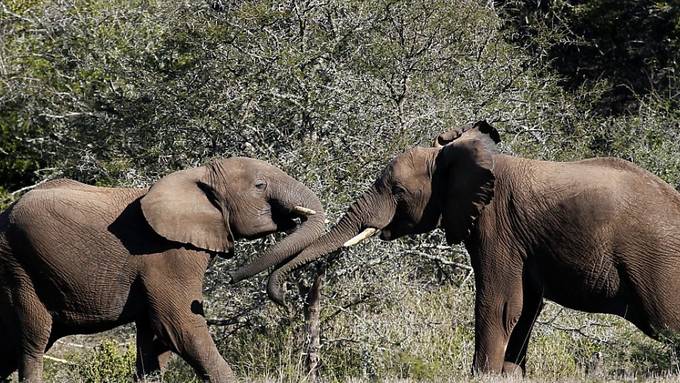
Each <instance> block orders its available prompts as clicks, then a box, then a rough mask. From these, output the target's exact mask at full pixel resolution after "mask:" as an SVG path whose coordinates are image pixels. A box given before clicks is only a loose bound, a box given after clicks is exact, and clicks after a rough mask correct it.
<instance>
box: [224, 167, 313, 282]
mask: <svg viewBox="0 0 680 383" xmlns="http://www.w3.org/2000/svg"><path fill="white" fill-rule="evenodd" d="M289 178H290V180H288V181H289V182H282V183H281V184H280V185H276V186H274V188H275V190H273V191H272V194H271V200H272V201H273V203H274V204H276V205H277V207H278V208H280V209H282V210H284V211H285V212H286V213H287V214H288V216H294V215H303V216H305V218H303V219H305V220H304V222H303V223H302V224H301V225H300V227H298V229H297V230H295V231H294V232H293V233H291V234H289V235H288V236H287V237H286V238H284V239H283V240H281V241H280V242H279V243H277V244H276V245H274V246H272V247H270V248H268V249H267V250H265V252H264V253H263V254H262V255H260V256H259V257H258V258H256V259H254V260H252V261H251V262H249V263H248V264H246V265H244V266H241V267H240V268H239V269H237V270H235V271H231V272H229V273H228V275H229V276H230V277H231V283H236V282H239V281H241V280H244V279H247V278H250V277H252V276H253V275H255V274H257V273H259V272H261V271H264V270H266V269H268V268H270V267H272V266H275V265H278V264H280V263H282V262H284V261H286V260H287V259H288V258H290V257H292V256H293V255H295V254H297V253H299V252H300V251H301V250H302V249H304V248H305V247H306V246H307V245H309V244H310V243H312V242H313V241H314V240H315V239H317V238H318V237H319V236H320V235H321V234H322V233H323V231H324V229H325V221H326V216H325V214H324V211H323V207H322V206H321V201H319V198H318V197H317V196H316V194H314V193H313V192H312V191H311V190H310V189H309V188H307V187H306V186H304V185H303V184H302V183H300V182H297V181H295V180H294V179H293V178H291V177H289ZM291 185H295V186H293V187H291ZM300 211H303V212H307V214H301V213H300Z"/></svg>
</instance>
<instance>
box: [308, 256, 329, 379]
mask: <svg viewBox="0 0 680 383" xmlns="http://www.w3.org/2000/svg"><path fill="white" fill-rule="evenodd" d="M324 270H325V268H319V269H318V270H317V273H316V276H315V277H314V283H313V284H312V287H311V288H310V289H309V291H308V292H307V298H306V299H305V333H306V337H307V358H306V359H305V367H306V369H307V382H309V383H316V382H317V381H318V378H319V366H320V362H321V356H320V349H321V321H320V319H319V315H320V313H321V287H322V286H323V275H324Z"/></svg>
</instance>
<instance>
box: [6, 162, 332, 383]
mask: <svg viewBox="0 0 680 383" xmlns="http://www.w3.org/2000/svg"><path fill="white" fill-rule="evenodd" d="M295 206H302V207H306V208H309V209H312V210H314V211H316V214H314V215H310V216H309V217H302V216H301V215H300V214H298V213H296V212H294V211H293V208H294V207H295ZM296 217H299V218H302V219H303V220H304V222H303V223H302V225H300V227H299V228H298V229H297V230H296V231H294V232H293V233H292V234H290V235H289V236H287V237H286V238H285V239H283V240H282V241H281V242H279V243H278V244H277V245H275V246H272V247H271V248H269V249H267V251H265V253H264V254H263V255H262V257H261V259H263V260H264V261H266V262H267V263H274V264H276V263H279V262H281V261H283V260H285V259H287V258H288V257H290V256H292V255H293V254H296V253H297V252H299V251H300V250H301V249H302V248H303V247H304V246H305V245H307V244H309V243H310V242H311V241H312V240H313V239H315V238H317V237H318V236H319V235H320V234H321V233H322V232H323V228H324V214H323V210H322V207H321V203H320V202H319V200H318V198H317V197H316V196H315V195H314V194H313V193H312V192H311V191H310V190H309V189H307V188H306V187H305V186H304V185H302V184H301V183H299V182H297V181H296V180H294V179H293V178H291V177H290V176H288V175H287V174H285V173H284V172H282V171H281V170H279V169H277V168H275V167H273V166H271V165H269V164H267V163H266V162H263V161H258V160H254V159H249V158H229V159H223V160H216V161H213V162H211V163H210V164H208V165H206V166H203V167H198V168H193V169H188V170H183V171H179V172H175V173H172V174H169V175H167V176H166V177H164V178H162V179H161V180H159V181H158V182H157V183H155V184H154V185H153V186H152V187H151V188H150V189H126V188H103V187H94V186H89V185H85V184H81V183H79V182H76V181H72V180H68V179H59V180H54V181H50V182H47V183H45V184H43V185H41V186H39V187H38V188H36V189H34V190H32V191H30V192H28V193H26V194H25V195H24V196H23V197H22V198H21V199H20V200H19V201H17V202H16V203H15V204H14V205H13V206H11V207H10V208H8V209H7V210H6V211H4V212H3V213H2V214H1V215H0V271H1V272H2V276H1V277H0V331H1V332H2V342H1V343H0V377H7V376H8V375H9V374H11V373H12V372H13V371H14V370H16V369H18V370H19V379H20V380H22V381H28V382H39V381H41V378H42V365H43V354H44V352H45V351H46V350H47V349H49V348H50V346H51V345H52V344H53V343H54V342H55V341H56V340H57V339H59V338H61V337H63V336H66V335H70V334H87V333H95V332H99V331H103V330H107V329H110V328H113V327H116V326H119V325H121V324H124V323H129V322H132V321H134V322H135V323H136V326H137V351H138V355H137V376H138V378H143V377H144V376H146V375H147V374H149V373H153V372H155V371H158V370H159V369H161V368H162V367H163V366H164V364H165V363H166V361H167V359H168V356H169V354H170V352H171V351H172V352H175V353H177V354H179V355H180V356H181V357H182V358H183V359H184V360H186V361H187V362H188V363H189V364H190V365H191V366H192V367H193V368H194V369H195V370H196V373H197V374H198V375H199V376H200V377H201V378H202V379H204V380H206V381H210V382H231V381H233V380H234V377H233V374H232V371H231V369H230V368H229V366H228V365H227V363H226V362H225V361H224V359H222V357H221V356H220V354H219V352H218V351H217V348H216V347H215V344H214V342H213V340H212V339H211V337H210V334H209V333H208V327H207V325H206V321H205V318H204V317H203V310H202V285H203V275H204V273H205V271H206V268H207V267H208V264H209V261H210V260H211V258H212V257H213V256H215V255H226V254H231V253H232V249H233V243H234V241H235V240H237V239H239V238H256V237H261V236H264V235H266V234H268V233H272V232H276V231H281V230H290V229H293V228H294V227H295V224H296V222H295V221H294V218H296ZM305 218H306V219H305Z"/></svg>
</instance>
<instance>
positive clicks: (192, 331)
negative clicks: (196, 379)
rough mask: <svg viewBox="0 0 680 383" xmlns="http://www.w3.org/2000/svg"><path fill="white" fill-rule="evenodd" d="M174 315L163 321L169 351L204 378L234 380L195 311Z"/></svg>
mask: <svg viewBox="0 0 680 383" xmlns="http://www.w3.org/2000/svg"><path fill="white" fill-rule="evenodd" d="M167 319H172V318H166V320H167ZM177 319H178V320H176V321H169V322H165V323H163V333H165V336H164V338H166V339H167V341H168V343H169V344H170V345H171V347H172V349H173V351H175V352H176V353H177V354H179V356H181V357H182V358H183V359H184V360H185V361H186V362H187V363H189V365H191V367H193V368H194V370H195V371H196V374H197V375H198V376H200V377H201V378H202V379H203V380H204V381H206V382H210V383H229V382H235V381H236V379H235V377H234V373H233V372H232V370H231V368H230V367H229V365H228V364H227V362H226V361H225V360H224V359H223V358H222V356H221V355H220V353H219V351H218V350H217V346H215V342H213V340H212V337H211V336H210V332H209V331H208V326H207V324H206V322H205V319H204V318H203V317H201V316H198V315H195V314H194V317H193V318H186V317H185V318H177Z"/></svg>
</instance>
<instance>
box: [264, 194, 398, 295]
mask: <svg viewBox="0 0 680 383" xmlns="http://www.w3.org/2000/svg"><path fill="white" fill-rule="evenodd" d="M393 214H394V204H393V203H392V200H391V199H389V198H388V197H387V196H385V195H384V194H380V193H379V192H378V190H377V189H376V187H375V186H374V187H372V188H371V189H369V190H368V191H367V192H366V193H364V194H363V195H362V196H361V197H359V199H358V200H357V201H355V202H354V203H353V204H352V205H351V206H350V208H349V210H348V211H347V213H346V214H345V215H344V216H343V217H342V218H341V219H340V221H339V222H338V223H337V224H336V225H335V226H334V227H333V228H332V229H331V230H330V231H329V232H328V233H326V234H325V235H323V236H321V237H320V238H318V239H317V240H316V241H314V242H313V243H312V244H310V245H309V246H308V247H307V248H306V249H304V250H303V251H302V252H301V253H300V254H299V255H298V256H296V257H295V258H293V259H291V260H290V261H288V263H286V264H284V265H283V266H281V267H280V268H278V269H276V270H274V272H272V274H271V275H270V276H269V281H268V283H267V294H268V295H269V297H270V298H271V299H272V300H273V301H274V302H277V303H279V304H281V305H283V304H284V290H283V283H284V282H285V280H286V278H287V276H288V274H289V273H290V272H292V271H293V270H295V269H297V268H299V267H301V266H304V265H306V264H307V263H310V262H312V261H315V260H316V259H318V258H320V257H322V256H324V255H326V254H329V253H331V252H333V251H335V250H338V249H339V248H341V247H342V245H343V244H344V243H345V242H347V241H348V240H350V239H351V238H353V237H354V236H356V235H357V234H358V233H360V232H361V231H362V230H363V229H365V228H367V227H373V228H377V229H381V228H383V227H384V226H386V225H387V224H388V223H389V221H390V219H391V217H392V215H393Z"/></svg>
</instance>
